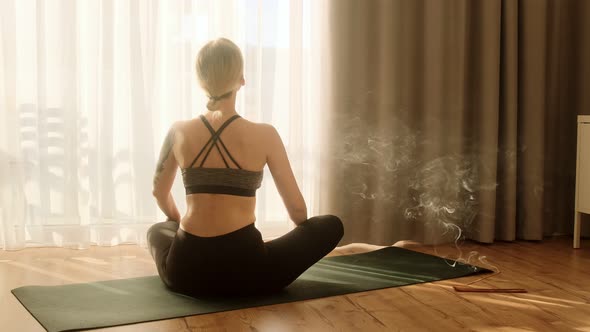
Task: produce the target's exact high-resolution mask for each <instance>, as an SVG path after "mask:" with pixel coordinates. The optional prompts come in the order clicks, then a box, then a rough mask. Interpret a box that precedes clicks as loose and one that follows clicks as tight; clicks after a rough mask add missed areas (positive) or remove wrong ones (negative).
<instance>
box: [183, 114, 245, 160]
mask: <svg viewBox="0 0 590 332" xmlns="http://www.w3.org/2000/svg"><path fill="white" fill-rule="evenodd" d="M239 117H240V116H239V115H238V114H236V115H234V116H232V117H231V118H229V119H227V120H226V121H225V122H224V123H223V124H222V125H221V127H219V129H218V130H217V131H215V130H214V129H213V127H211V124H209V121H207V118H205V116H203V115H200V118H201V121H203V123H204V124H205V126H206V127H207V129H209V131H210V132H211V137H210V138H209V140H208V141H207V143H205V146H203V148H202V149H201V151H199V154H198V155H197V157H195V159H194V160H193V162H192V163H191V164H190V165H189V167H193V165H194V164H195V163H196V162H197V160H198V159H199V158H200V157H201V155H202V154H203V152H205V150H207V153H205V156H204V157H203V160H202V161H201V164H200V165H199V167H203V165H204V164H205V160H207V157H208V156H209V153H211V150H212V149H213V147H216V148H217V151H219V155H220V156H221V159H223V163H224V164H225V166H226V167H227V168H230V167H229V164H228V163H227V161H226V160H225V158H224V156H223V153H221V149H220V148H219V145H217V142H218V141H219V143H221V146H222V147H223V149H224V150H225V152H226V153H227V155H228V156H229V158H230V159H231V161H232V162H233V163H234V164H235V165H236V166H237V167H238V168H240V169H241V167H240V165H239V164H238V163H237V162H236V160H235V159H234V158H233V157H232V155H231V154H230V153H229V151H228V149H227V147H226V146H225V144H223V141H222V140H221V137H220V135H221V133H222V132H223V130H224V129H225V128H226V127H227V126H228V125H229V124H230V123H231V122H232V121H234V120H235V119H237V118H239ZM209 144H210V145H209ZM207 147H209V149H207Z"/></svg>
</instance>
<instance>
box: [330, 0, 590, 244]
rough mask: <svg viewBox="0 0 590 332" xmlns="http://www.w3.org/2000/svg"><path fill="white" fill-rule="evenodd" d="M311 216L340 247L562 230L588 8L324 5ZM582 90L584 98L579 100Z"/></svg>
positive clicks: (589, 77) (585, 71) (570, 198)
mask: <svg viewBox="0 0 590 332" xmlns="http://www.w3.org/2000/svg"><path fill="white" fill-rule="evenodd" d="M329 12H330V18H329V19H330V32H329V34H330V35H329V42H328V45H329V47H328V49H329V50H330V56H329V59H328V60H327V61H326V64H327V65H328V66H329V70H328V71H329V75H330V80H329V84H328V86H329V89H330V91H329V92H328V93H326V109H327V111H326V112H324V118H323V123H326V124H327V125H326V127H325V132H324V134H323V137H322V139H323V142H324V146H323V150H322V151H323V153H322V155H323V158H324V160H323V162H324V165H326V167H324V168H323V170H322V177H321V178H322V181H323V188H324V189H323V193H322V200H321V210H322V212H325V213H334V214H337V215H339V216H340V217H341V218H342V219H343V222H344V224H345V229H346V232H345V237H344V239H343V242H342V244H344V243H351V242H369V243H374V244H382V245H388V244H392V243H394V242H395V241H398V240H407V239H411V240H417V241H421V242H425V243H439V242H443V241H445V242H446V241H454V240H455V239H457V238H465V237H467V238H471V239H475V240H477V241H481V242H487V243H490V242H493V241H494V240H514V239H517V238H518V239H526V240H540V239H542V238H543V236H547V235H552V234H570V233H571V232H572V228H573V226H572V222H573V209H574V186H575V185H574V181H575V157H576V156H575V151H576V147H575V145H576V115H577V114H588V113H589V112H590V96H589V94H588V93H586V94H585V93H584V92H585V91H584V87H588V86H590V64H589V63H588V61H584V60H585V59H590V22H589V21H590V20H589V19H590V2H589V1H584V0H579V1H574V0H572V1H550V0H521V1H518V0H512V1H510V0H504V1H497V0H481V1H470V0H453V1H451V0H448V1H440V0H407V1H404V0H390V1H386V0H383V1H377V0H371V1H357V0H338V1H331V2H329ZM586 92H587V91H586Z"/></svg>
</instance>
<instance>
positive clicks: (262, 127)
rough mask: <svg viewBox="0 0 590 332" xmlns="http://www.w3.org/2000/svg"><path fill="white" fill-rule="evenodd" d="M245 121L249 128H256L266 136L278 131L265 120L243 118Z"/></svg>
mask: <svg viewBox="0 0 590 332" xmlns="http://www.w3.org/2000/svg"><path fill="white" fill-rule="evenodd" d="M242 120H243V123H244V125H245V126H248V127H249V128H248V129H249V130H254V131H256V132H258V133H260V134H262V135H264V136H267V135H272V133H273V132H274V131H276V129H275V127H273V125H271V124H269V123H265V122H254V121H250V120H248V119H245V118H242Z"/></svg>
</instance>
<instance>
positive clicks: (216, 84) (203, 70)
mask: <svg viewBox="0 0 590 332" xmlns="http://www.w3.org/2000/svg"><path fill="white" fill-rule="evenodd" d="M196 69H197V78H198V79H199V84H200V85H201V88H203V90H205V92H206V93H207V96H208V97H209V102H208V103H207V109H209V110H210V111H214V110H216V106H215V104H216V103H217V101H219V100H221V99H225V98H229V97H231V95H232V94H233V93H234V92H235V91H236V89H237V88H238V86H239V85H240V80H241V78H242V76H243V74H244V60H243V58H242V52H241V51H240V48H239V47H238V46H237V45H236V44H234V43H233V42H232V41H231V40H229V39H226V38H219V39H215V40H212V41H210V42H208V43H207V44H205V46H203V48H201V50H200V51H199V54H198V55H197V61H196Z"/></svg>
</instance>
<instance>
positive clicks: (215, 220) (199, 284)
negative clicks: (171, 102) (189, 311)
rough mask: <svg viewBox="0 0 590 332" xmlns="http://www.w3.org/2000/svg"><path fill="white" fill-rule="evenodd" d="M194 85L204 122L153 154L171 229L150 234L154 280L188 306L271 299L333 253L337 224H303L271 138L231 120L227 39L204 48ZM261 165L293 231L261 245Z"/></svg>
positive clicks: (184, 125) (190, 125)
mask: <svg viewBox="0 0 590 332" xmlns="http://www.w3.org/2000/svg"><path fill="white" fill-rule="evenodd" d="M196 69H197V76H198V79H199V83H200V85H201V87H202V88H203V89H204V90H205V92H206V93H207V94H208V96H209V103H208V104H207V109H208V110H209V112H208V113H206V114H204V115H201V116H199V117H198V118H195V119H191V120H188V121H180V122H177V123H175V124H174V125H173V126H172V128H171V129H170V131H169V133H168V135H167V137H166V139H165V141H164V144H163V147H162V151H161V153H160V159H159V161H158V166H157V169H156V174H155V176H154V190H153V194H154V196H155V197H156V200H157V202H158V206H159V207H160V208H161V209H162V211H163V212H164V214H166V216H167V217H168V221H165V222H161V223H157V224H155V225H153V226H152V227H151V228H150V229H149V231H148V246H149V248H150V252H151V254H152V256H153V257H154V260H155V262H156V265H157V268H158V273H159V275H160V277H161V278H162V280H163V281H164V283H165V284H166V285H167V286H168V287H169V288H170V289H172V290H173V291H176V292H179V293H183V294H186V295H190V296H195V297H196V296H204V295H251V294H261V293H270V292H276V291H279V290H281V289H283V288H284V287H286V286H287V285H289V284H290V283H291V282H293V281H294V280H295V279H296V278H297V277H298V276H299V275H301V273H303V272H304V271H305V270H307V269H308V268H309V267H310V266H311V265H313V264H314V263H316V262H317V261H318V260H319V259H321V258H322V257H324V256H325V255H326V254H328V253H329V252H330V251H332V250H333V249H334V248H335V247H336V245H337V244H338V242H339V241H340V239H341V238H342V235H343V227H342V223H341V221H340V220H339V219H338V218H337V217H335V216H319V217H313V218H309V219H308V218H307V208H306V205H305V201H304V200H303V196H302V195H301V192H300V191H299V188H298V186H297V182H296V181H295V177H294V176H293V172H292V170H291V166H290V164H289V160H288V159H287V153H286V151H285V147H284V146H283V143H282V141H281V138H280V136H279V134H278V133H277V131H276V130H275V128H273V127H272V126H271V125H268V124H261V123H254V122H250V121H248V120H246V119H244V118H241V117H240V116H239V115H237V113H236V110H235V103H236V94H237V92H238V90H239V89H240V88H241V87H242V86H243V85H244V84H245V81H244V76H243V60H242V54H241V52H240V50H239V48H238V47H237V46H236V45H235V44H234V43H232V42H231V41H230V40H228V39H223V38H222V39H217V40H214V41H211V42H209V43H208V44H207V45H205V46H204V47H203V48H202V49H201V50H200V51H199V54H198V56H197V62H196ZM265 165H268V168H269V169H270V171H271V174H272V177H273V179H274V181H275V184H276V187H277V189H278V191H279V194H280V195H281V197H282V199H283V202H284V204H285V207H286V208H287V211H288V212H289V217H290V218H291V220H292V221H293V222H294V223H295V224H296V225H297V227H295V229H293V230H292V231H291V232H289V233H287V234H285V235H284V236H282V237H280V238H278V239H275V240H272V241H268V242H266V243H265V242H263V240H262V236H261V234H260V232H259V231H258V230H257V229H256V227H255V226H254V221H255V216H254V211H255V205H256V189H258V188H259V187H260V183H261V181H262V174H263V168H264V166H265ZM179 167H180V169H181V170H182V177H183V181H184V185H185V188H186V201H187V211H186V215H185V216H184V217H182V218H181V216H180V213H179V212H178V209H177V207H176V204H175V203H174V200H173V198H172V195H171V193H170V189H171V187H172V183H173V181H174V177H175V175H176V171H177V169H178V168H179Z"/></svg>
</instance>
